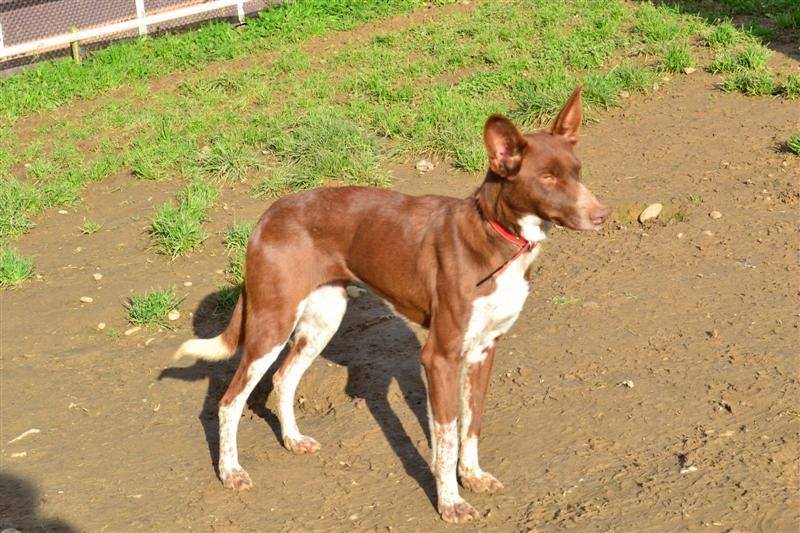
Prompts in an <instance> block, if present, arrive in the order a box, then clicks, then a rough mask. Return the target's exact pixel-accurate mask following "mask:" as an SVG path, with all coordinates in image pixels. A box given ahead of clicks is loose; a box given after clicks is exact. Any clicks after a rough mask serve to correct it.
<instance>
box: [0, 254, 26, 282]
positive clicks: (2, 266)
mask: <svg viewBox="0 0 800 533" xmlns="http://www.w3.org/2000/svg"><path fill="white" fill-rule="evenodd" d="M32 275H33V261H32V260H31V259H29V258H27V257H24V256H22V255H20V253H19V252H18V251H17V250H15V249H14V248H3V249H2V250H0V287H2V288H4V289H7V288H9V287H14V286H15V285H19V284H20V283H22V282H23V281H25V280H26V279H28V278H29V277H31V276H32Z"/></svg>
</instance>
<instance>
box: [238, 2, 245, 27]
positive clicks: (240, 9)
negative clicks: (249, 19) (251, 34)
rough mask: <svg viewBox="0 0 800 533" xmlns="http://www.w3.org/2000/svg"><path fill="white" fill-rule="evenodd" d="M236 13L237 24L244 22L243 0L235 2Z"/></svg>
mask: <svg viewBox="0 0 800 533" xmlns="http://www.w3.org/2000/svg"><path fill="white" fill-rule="evenodd" d="M236 14H237V15H239V24H244V0H238V2H236Z"/></svg>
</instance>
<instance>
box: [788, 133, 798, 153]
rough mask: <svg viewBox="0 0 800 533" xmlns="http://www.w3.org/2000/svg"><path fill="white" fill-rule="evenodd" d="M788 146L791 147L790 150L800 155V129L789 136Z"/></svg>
mask: <svg viewBox="0 0 800 533" xmlns="http://www.w3.org/2000/svg"><path fill="white" fill-rule="evenodd" d="M786 146H788V147H789V150H791V151H792V152H794V153H796V154H797V155H800V131H798V132H797V133H795V134H794V135H792V136H791V137H789V140H788V141H786Z"/></svg>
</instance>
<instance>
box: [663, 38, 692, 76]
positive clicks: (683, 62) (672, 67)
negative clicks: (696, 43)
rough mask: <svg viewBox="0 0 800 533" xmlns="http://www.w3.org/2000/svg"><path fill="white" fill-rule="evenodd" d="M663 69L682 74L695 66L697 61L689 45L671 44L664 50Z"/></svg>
mask: <svg viewBox="0 0 800 533" xmlns="http://www.w3.org/2000/svg"><path fill="white" fill-rule="evenodd" d="M662 61H663V62H662V64H661V68H662V69H663V70H665V71H667V72H682V71H683V69H685V68H688V67H692V66H694V65H695V63H696V60H695V57H694V54H692V50H691V48H690V47H689V45H688V43H685V42H675V43H670V44H668V45H667V46H666V48H665V49H664V54H663V58H662Z"/></svg>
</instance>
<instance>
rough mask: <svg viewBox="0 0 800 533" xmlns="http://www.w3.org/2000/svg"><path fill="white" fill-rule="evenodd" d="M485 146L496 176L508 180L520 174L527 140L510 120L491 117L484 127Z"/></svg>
mask: <svg viewBox="0 0 800 533" xmlns="http://www.w3.org/2000/svg"><path fill="white" fill-rule="evenodd" d="M483 144H484V145H486V153H487V154H489V167H490V168H491V169H492V171H493V172H494V173H495V174H497V175H498V176H500V177H503V178H508V177H511V176H513V175H515V174H516V173H517V172H519V167H520V166H521V165H522V152H523V150H524V149H525V139H523V137H522V134H521V133H520V132H519V130H517V127H516V126H514V124H513V123H512V122H511V121H510V120H508V119H507V118H506V117H504V116H503V115H492V116H491V117H489V119H488V120H487V121H486V125H485V126H484V127H483Z"/></svg>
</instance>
